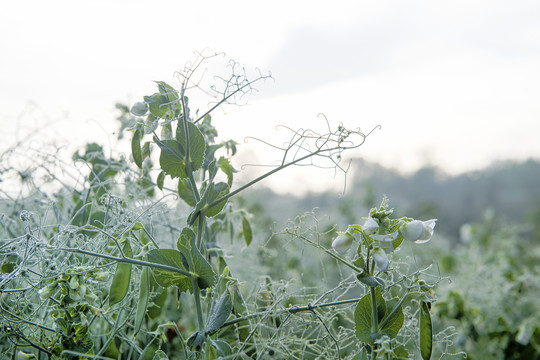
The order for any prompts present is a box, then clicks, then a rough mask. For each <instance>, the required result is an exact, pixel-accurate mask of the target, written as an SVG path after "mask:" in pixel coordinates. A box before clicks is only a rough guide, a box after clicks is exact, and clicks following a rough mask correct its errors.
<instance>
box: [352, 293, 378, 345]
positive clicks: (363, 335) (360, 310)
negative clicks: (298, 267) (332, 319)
mask: <svg viewBox="0 0 540 360" xmlns="http://www.w3.org/2000/svg"><path fill="white" fill-rule="evenodd" d="M375 298H376V302H377V317H378V320H379V322H380V320H382V319H383V317H384V315H385V314H386V302H385V301H384V299H383V297H382V295H381V291H380V289H379V288H377V289H376V291H375ZM354 322H355V329H356V336H357V337H358V340H360V341H361V342H363V343H366V344H373V342H374V341H375V340H376V339H378V338H379V337H380V336H381V335H380V334H374V333H373V332H372V331H373V312H372V309H371V293H370V292H368V293H367V294H366V295H365V296H364V297H362V299H360V301H358V304H357V305H356V309H355V310H354Z"/></svg>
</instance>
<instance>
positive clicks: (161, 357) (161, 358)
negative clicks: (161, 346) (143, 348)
mask: <svg viewBox="0 0 540 360" xmlns="http://www.w3.org/2000/svg"><path fill="white" fill-rule="evenodd" d="M152 360H169V357H168V356H167V354H165V353H164V352H163V351H162V350H158V351H156V353H155V354H154V357H153V358H152Z"/></svg>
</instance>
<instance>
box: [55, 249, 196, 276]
mask: <svg viewBox="0 0 540 360" xmlns="http://www.w3.org/2000/svg"><path fill="white" fill-rule="evenodd" d="M49 250H51V249H49ZM52 250H60V251H66V252H70V253H77V254H84V255H90V256H95V257H98V258H102V259H107V260H111V261H116V262H120V263H128V264H133V265H139V266H148V267H151V268H156V269H162V270H167V271H172V272H175V273H178V274H181V275H184V276H186V277H188V278H189V279H195V280H196V279H197V277H198V276H197V274H193V273H190V272H189V271H185V270H182V269H179V268H175V267H173V266H168V265H162V264H158V263H153V262H149V261H142V260H135V259H130V258H119V257H114V256H110V255H104V254H98V253H95V252H92V251H86V250H81V249H75V248H54V249H52Z"/></svg>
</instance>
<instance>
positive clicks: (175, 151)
mask: <svg viewBox="0 0 540 360" xmlns="http://www.w3.org/2000/svg"><path fill="white" fill-rule="evenodd" d="M154 141H155V143H156V144H157V145H158V146H159V147H160V149H161V154H160V156H159V165H160V166H161V169H162V170H163V171H165V173H167V174H168V175H170V176H171V177H172V178H173V179H174V178H177V177H179V178H181V179H183V178H186V177H187V175H186V164H185V162H184V157H185V152H184V148H183V147H182V144H180V143H179V142H178V141H176V140H163V141H161V140H158V138H157V137H155V136H154Z"/></svg>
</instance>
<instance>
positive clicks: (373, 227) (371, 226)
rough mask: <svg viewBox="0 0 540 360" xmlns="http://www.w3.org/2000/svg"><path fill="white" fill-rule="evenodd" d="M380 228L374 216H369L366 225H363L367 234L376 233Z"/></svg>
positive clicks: (363, 229)
mask: <svg viewBox="0 0 540 360" xmlns="http://www.w3.org/2000/svg"><path fill="white" fill-rule="evenodd" d="M377 230H379V224H377V222H376V221H375V220H374V219H373V218H371V217H370V218H367V220H366V222H365V223H364V225H362V231H363V232H364V233H366V235H371V234H375V233H376V232H377Z"/></svg>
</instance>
